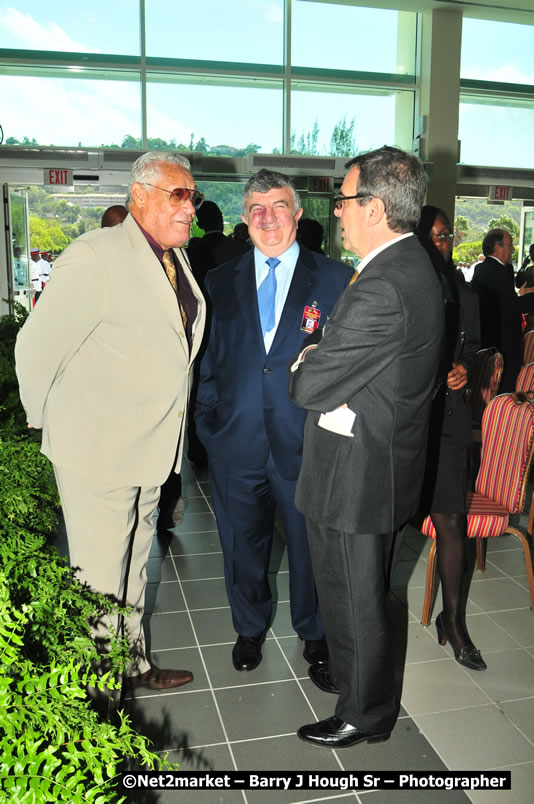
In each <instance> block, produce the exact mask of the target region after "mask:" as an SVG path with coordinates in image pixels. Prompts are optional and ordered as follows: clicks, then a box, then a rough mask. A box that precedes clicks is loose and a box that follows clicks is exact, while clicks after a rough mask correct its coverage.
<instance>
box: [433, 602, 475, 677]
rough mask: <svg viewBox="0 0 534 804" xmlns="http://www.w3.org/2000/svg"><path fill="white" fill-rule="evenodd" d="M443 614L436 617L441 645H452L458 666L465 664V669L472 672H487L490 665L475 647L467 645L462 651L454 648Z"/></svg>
mask: <svg viewBox="0 0 534 804" xmlns="http://www.w3.org/2000/svg"><path fill="white" fill-rule="evenodd" d="M442 614H443V612H440V613H439V614H438V616H437V617H436V631H437V632H438V642H439V644H440V645H446V644H447V642H449V643H450V646H451V648H452V649H453V651H454V658H455V659H456V661H457V662H458V664H463V666H464V667H468V668H469V669H470V670H487V667H488V665H487V664H486V662H485V661H484V659H483V658H482V656H481V655H480V651H479V650H477V649H476V648H475V646H474V645H465V647H463V648H461V649H460V650H457V649H456V648H455V647H454V645H453V643H452V639H450V637H449V635H448V634H447V632H446V630H445V626H444V625H443V620H442V618H441V615H442Z"/></svg>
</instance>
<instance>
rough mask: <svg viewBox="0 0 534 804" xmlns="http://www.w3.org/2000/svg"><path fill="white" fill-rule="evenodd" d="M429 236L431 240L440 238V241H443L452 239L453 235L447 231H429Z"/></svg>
mask: <svg viewBox="0 0 534 804" xmlns="http://www.w3.org/2000/svg"><path fill="white" fill-rule="evenodd" d="M430 237H431V238H432V240H441V242H442V243H445V241H446V240H448V241H449V242H450V241H451V240H454V235H453V234H450V233H447V232H439V233H437V232H430Z"/></svg>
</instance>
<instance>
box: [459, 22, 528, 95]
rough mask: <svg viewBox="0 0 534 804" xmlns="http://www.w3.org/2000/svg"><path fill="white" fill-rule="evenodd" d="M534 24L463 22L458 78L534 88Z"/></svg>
mask: <svg viewBox="0 0 534 804" xmlns="http://www.w3.org/2000/svg"><path fill="white" fill-rule="evenodd" d="M533 43H534V25H516V24H515V23H506V22H493V21H490V20H479V19H466V18H464V21H463V24H462V56H461V66H460V76H461V78H472V79H478V80H480V81H503V82H506V83H510V84H532V85H534V49H533Z"/></svg>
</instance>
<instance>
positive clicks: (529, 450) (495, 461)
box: [475, 393, 534, 514]
mask: <svg viewBox="0 0 534 804" xmlns="http://www.w3.org/2000/svg"><path fill="white" fill-rule="evenodd" d="M533 454H534V404H533V403H532V401H531V400H529V399H527V397H526V396H525V395H524V394H520V393H519V394H517V393H516V394H501V395H500V396H496V397H495V399H493V400H492V401H491V402H490V403H489V405H488V406H487V408H486V410H485V411H484V415H483V417H482V455H481V459H480V470H479V472H478V475H477V479H476V483H475V491H476V492H477V493H478V494H482V495H484V496H485V497H490V498H491V499H492V500H495V502H497V503H499V505H503V506H504V507H505V508H506V509H507V510H508V511H509V513H511V514H516V513H518V512H519V511H522V510H523V508H524V506H525V495H526V487H527V480H528V475H529V471H530V465H531V463H532V456H533Z"/></svg>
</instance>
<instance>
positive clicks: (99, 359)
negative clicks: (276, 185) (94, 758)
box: [16, 152, 205, 689]
mask: <svg viewBox="0 0 534 804" xmlns="http://www.w3.org/2000/svg"><path fill="white" fill-rule="evenodd" d="M202 200H203V199H202V195H201V194H200V193H198V192H197V190H196V187H195V181H194V179H193V176H192V175H191V173H190V171H189V162H188V161H187V159H184V158H183V157H181V156H178V155H175V154H172V153H166V152H150V153H147V154H144V155H143V156H141V157H139V159H137V160H136V162H135V163H134V165H133V167H132V174H131V178H130V191H129V198H128V208H129V213H130V214H129V215H128V216H127V218H126V219H125V220H124V222H123V223H122V224H120V225H118V226H114V227H112V228H105V229H99V230H95V231H92V232H88V233H86V234H84V235H82V236H81V237H79V238H78V239H77V240H76V241H75V242H74V243H72V244H71V245H70V246H69V247H68V248H67V249H66V250H65V251H64V253H63V254H62V255H61V257H60V258H59V259H58V260H57V262H56V263H55V265H54V272H53V274H52V277H51V279H50V283H49V287H48V290H47V293H46V300H45V301H44V303H43V304H42V305H39V309H36V310H35V312H34V313H33V314H32V315H31V316H30V317H29V319H28V321H27V323H26V324H25V325H24V327H23V329H22V330H21V332H20V334H19V337H18V340H17V346H16V361H17V374H18V378H19V384H20V393H21V399H22V402H23V404H24V406H25V408H26V412H27V417H28V426H29V427H36V428H40V427H42V429H43V439H42V451H43V453H44V454H45V455H47V456H48V458H49V459H50V460H51V462H52V463H53V465H54V472H55V475H56V480H57V484H58V489H59V493H60V496H61V502H62V506H63V514H64V517H65V523H66V528H67V536H68V542H69V553H70V561H71V565H72V566H73V567H79V573H78V577H79V579H80V580H81V581H82V582H86V583H88V584H89V586H90V587H92V588H93V589H95V590H96V591H98V592H102V593H104V594H110V595H113V596H114V597H116V598H117V599H118V600H119V601H121V602H124V603H126V604H127V605H129V606H132V607H133V609H134V613H133V615H132V616H130V617H128V618H127V619H126V621H125V623H124V625H125V631H126V633H127V636H128V640H129V643H130V649H131V663H130V667H129V668H128V670H127V673H126V676H127V677H126V679H125V681H126V685H127V686H129V687H130V688H135V687H140V686H144V687H149V688H150V689H169V688H171V687H177V686H181V685H182V684H187V683H188V682H189V681H191V680H192V678H193V677H192V674H191V673H189V672H188V671H184V670H161V669H158V668H156V667H154V666H151V665H150V663H149V662H148V660H147V657H146V654H145V645H144V635H143V628H142V616H143V607H144V598H145V586H146V562H147V558H148V554H149V550H150V546H151V543H152V537H153V532H154V528H153V523H152V516H153V513H154V510H155V508H156V505H157V503H158V497H159V487H160V486H161V484H162V483H163V482H164V481H165V480H166V478H167V477H168V475H169V472H170V471H171V469H172V468H173V467H174V470H175V472H179V471H180V464H181V459H182V447H183V436H184V432H185V415H186V411H187V402H188V395H189V386H190V377H191V366H192V362H193V359H194V357H195V355H196V353H197V351H198V349H199V346H200V342H201V339H202V334H203V330H204V320H205V306H204V300H203V297H202V294H201V292H200V290H199V288H198V285H197V283H196V282H195V280H194V278H193V274H192V273H191V269H190V267H189V263H188V260H187V257H186V255H185V251H184V250H183V249H182V247H183V245H184V244H185V242H186V241H187V239H188V238H189V230H190V227H191V223H192V221H193V217H194V215H195V210H196V209H197V208H198V207H199V206H200V204H201V203H202ZM108 625H109V623H108ZM111 625H113V626H114V627H116V625H117V623H113V622H112V623H111ZM106 634H107V631H106V630H103V629H102V628H101V629H100V631H99V632H98V633H96V634H95V637H96V638H97V641H100V640H101V639H103V640H104V644H105V637H106Z"/></svg>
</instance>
